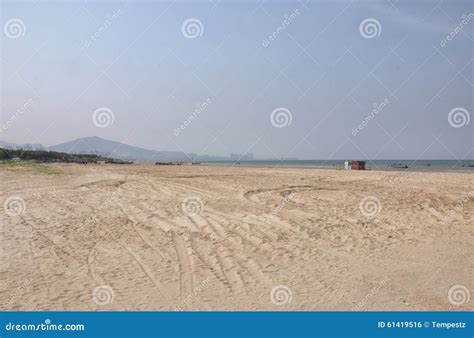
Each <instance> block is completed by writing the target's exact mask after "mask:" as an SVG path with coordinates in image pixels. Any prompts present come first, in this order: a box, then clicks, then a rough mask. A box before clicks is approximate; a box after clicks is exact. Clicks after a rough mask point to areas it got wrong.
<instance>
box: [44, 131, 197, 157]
mask: <svg viewBox="0 0 474 338" xmlns="http://www.w3.org/2000/svg"><path fill="white" fill-rule="evenodd" d="M47 149H48V150H52V151H57V152H63V153H68V154H97V155H102V156H105V157H111V158H116V159H121V160H126V161H135V162H178V161H180V162H186V161H189V158H188V157H187V156H186V155H185V154H184V153H183V152H174V151H154V150H149V149H143V148H139V147H134V146H130V145H128V144H125V143H120V142H116V141H110V140H106V139H103V138H100V137H97V136H93V137H83V138H78V139H76V140H73V141H69V142H66V143H61V144H58V145H56V146H52V147H49V148H47Z"/></svg>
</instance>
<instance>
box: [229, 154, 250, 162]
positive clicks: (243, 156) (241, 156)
mask: <svg viewBox="0 0 474 338" xmlns="http://www.w3.org/2000/svg"><path fill="white" fill-rule="evenodd" d="M230 159H231V160H232V161H252V160H253V153H247V154H230Z"/></svg>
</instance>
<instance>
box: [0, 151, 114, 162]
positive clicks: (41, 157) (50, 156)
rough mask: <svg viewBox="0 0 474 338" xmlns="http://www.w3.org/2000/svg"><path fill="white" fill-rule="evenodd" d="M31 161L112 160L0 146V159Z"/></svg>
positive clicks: (97, 156)
mask: <svg viewBox="0 0 474 338" xmlns="http://www.w3.org/2000/svg"><path fill="white" fill-rule="evenodd" d="M13 160H21V161H32V162H42V163H54V162H56V163H60V162H62V163H97V162H99V161H104V162H113V160H112V159H111V158H108V157H103V156H100V155H93V154H67V153H59V152H56V151H46V150H22V149H3V148H0V161H13Z"/></svg>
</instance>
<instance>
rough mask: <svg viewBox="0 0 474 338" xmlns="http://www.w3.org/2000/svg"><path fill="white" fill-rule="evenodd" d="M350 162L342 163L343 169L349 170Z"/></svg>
mask: <svg viewBox="0 0 474 338" xmlns="http://www.w3.org/2000/svg"><path fill="white" fill-rule="evenodd" d="M351 166H352V161H344V169H346V170H351Z"/></svg>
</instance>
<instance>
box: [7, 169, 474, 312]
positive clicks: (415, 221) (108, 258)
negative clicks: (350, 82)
mask: <svg viewBox="0 0 474 338" xmlns="http://www.w3.org/2000/svg"><path fill="white" fill-rule="evenodd" d="M0 182H1V185H2V189H1V191H0V202H1V204H0V205H1V206H3V209H0V224H1V260H0V271H1V274H0V307H1V309H2V310H86V311H88V310H92V311H97V310H98V311H103V310H111V311H116V310H163V311H168V310H171V311H179V310H183V311H184V310H191V311H194V310H204V311H206V310H289V311H293V310H361V311H366V310H401V311H412V310H460V311H463V310H472V309H473V304H474V300H473V299H472V298H474V297H469V296H470V295H469V290H472V289H473V286H474V285H473V278H472V276H473V274H472V272H473V263H472V262H473V261H474V260H473V250H472V244H473V243H474V241H473V239H474V236H473V227H472V224H473V220H472V215H473V211H474V195H473V191H472V189H473V186H474V185H473V183H474V176H473V175H472V174H465V173H464V174H463V173H416V172H414V173H399V172H377V171H344V170H329V169H328V170H321V169H310V168H308V169H302V168H280V169H271V168H251V167H246V168H243V167H231V166H227V167H226V166H205V165H182V166H154V165H79V164H74V165H68V164H55V165H48V166H46V165H45V166H43V165H28V166H23V165H18V166H3V167H0ZM453 287H454V289H453ZM450 290H451V291H450ZM465 290H467V293H466V291H465ZM459 297H461V298H459Z"/></svg>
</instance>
